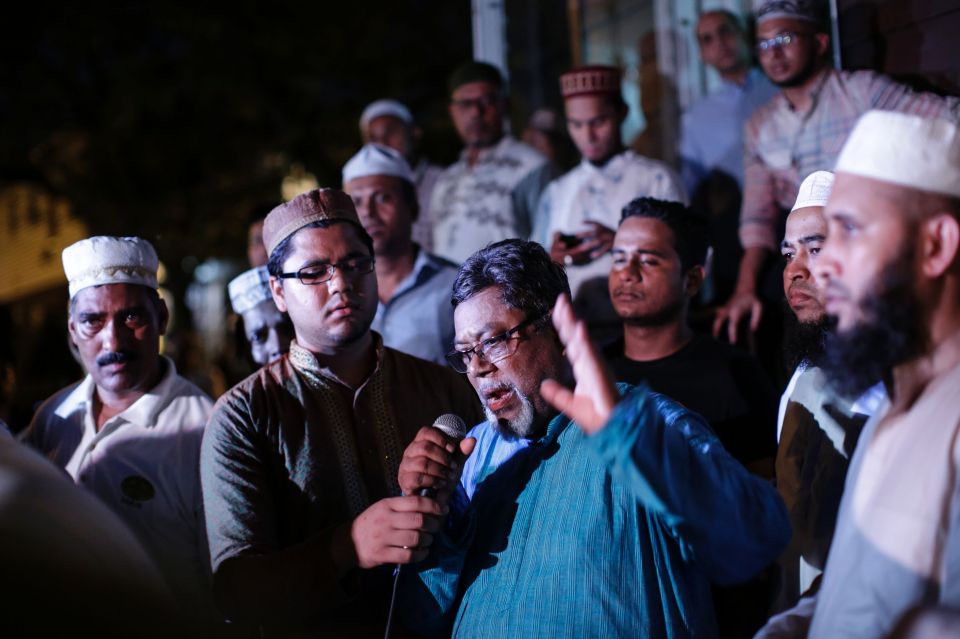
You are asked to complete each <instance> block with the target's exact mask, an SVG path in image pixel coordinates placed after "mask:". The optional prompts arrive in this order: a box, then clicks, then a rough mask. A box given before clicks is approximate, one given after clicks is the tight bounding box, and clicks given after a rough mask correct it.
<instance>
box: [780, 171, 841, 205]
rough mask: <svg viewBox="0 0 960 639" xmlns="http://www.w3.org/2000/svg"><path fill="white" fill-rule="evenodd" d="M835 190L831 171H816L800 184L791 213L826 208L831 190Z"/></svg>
mask: <svg viewBox="0 0 960 639" xmlns="http://www.w3.org/2000/svg"><path fill="white" fill-rule="evenodd" d="M832 188H833V173H831V172H830V171H814V172H813V173H811V174H810V175H808V176H807V177H806V178H805V179H804V180H803V182H802V183H801V184H800V191H799V192H798V193H797V201H796V202H795V203H794V205H793V208H792V209H790V212H791V213H793V212H794V211H796V210H797V209H803V208H806V207H808V206H826V204H827V200H828V199H829V198H830V189H832Z"/></svg>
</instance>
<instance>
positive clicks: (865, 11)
mask: <svg viewBox="0 0 960 639" xmlns="http://www.w3.org/2000/svg"><path fill="white" fill-rule="evenodd" d="M837 13H838V22H839V28H840V42H841V46H840V55H841V63H842V65H843V67H844V68H846V69H877V70H880V71H883V72H885V73H888V74H890V75H892V76H895V77H898V78H900V79H903V80H905V81H908V82H911V83H913V84H917V85H919V86H921V87H924V88H932V89H935V90H938V91H940V92H944V93H951V94H960V38H958V37H957V34H958V33H960V2H958V1H957V0H837Z"/></svg>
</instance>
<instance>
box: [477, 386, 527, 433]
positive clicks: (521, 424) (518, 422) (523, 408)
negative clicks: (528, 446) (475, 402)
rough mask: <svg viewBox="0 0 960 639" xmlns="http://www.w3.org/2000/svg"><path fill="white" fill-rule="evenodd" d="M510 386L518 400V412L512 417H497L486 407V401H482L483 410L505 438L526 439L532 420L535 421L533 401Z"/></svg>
mask: <svg viewBox="0 0 960 639" xmlns="http://www.w3.org/2000/svg"><path fill="white" fill-rule="evenodd" d="M510 388H512V389H513V392H514V393H515V394H516V396H517V398H518V399H519V400H520V414H519V415H517V416H516V417H514V418H513V419H506V418H503V417H497V416H496V415H494V413H493V411H492V410H490V409H489V408H487V404H486V402H483V398H482V397H481V402H483V412H484V414H486V416H487V421H488V422H490V425H491V426H493V427H494V428H496V429H497V431H499V432H500V434H502V435H503V436H504V437H506V438H507V439H527V438H529V437H530V435H531V434H532V433H533V427H534V422H535V421H536V411H535V410H534V408H533V402H532V401H530V398H529V397H527V396H526V394H524V393H522V392H520V389H519V388H517V387H516V386H514V385H512V384H510Z"/></svg>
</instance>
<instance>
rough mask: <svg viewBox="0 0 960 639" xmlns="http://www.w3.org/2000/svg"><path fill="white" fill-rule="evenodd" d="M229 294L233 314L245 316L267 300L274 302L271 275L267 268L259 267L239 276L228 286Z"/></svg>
mask: <svg viewBox="0 0 960 639" xmlns="http://www.w3.org/2000/svg"><path fill="white" fill-rule="evenodd" d="M227 293H228V294H229V295H230V305H231V306H233V312H234V313H236V314H237V315H243V314H244V313H246V312H247V311H249V310H250V309H252V308H254V307H255V306H257V305H259V304H262V303H263V302H266V301H267V300H270V301H271V302H272V301H273V295H271V294H270V273H269V272H268V271H267V267H266V266H258V267H256V268H252V269H250V270H249V271H244V272H243V273H241V274H240V275H237V276H236V277H235V278H233V279H232V280H230V283H229V284H227Z"/></svg>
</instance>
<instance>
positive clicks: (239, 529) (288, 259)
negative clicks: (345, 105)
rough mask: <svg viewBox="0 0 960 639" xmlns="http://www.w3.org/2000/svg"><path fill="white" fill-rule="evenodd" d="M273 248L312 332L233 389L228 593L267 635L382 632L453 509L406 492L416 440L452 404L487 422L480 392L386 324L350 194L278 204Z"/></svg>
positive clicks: (218, 542)
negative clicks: (396, 576) (390, 343)
mask: <svg viewBox="0 0 960 639" xmlns="http://www.w3.org/2000/svg"><path fill="white" fill-rule="evenodd" d="M264 243H265V245H266V247H267V252H268V253H269V255H270V260H269V262H268V265H267V267H268V269H269V271H270V287H271V291H272V293H273V298H274V302H275V303H276V305H277V308H278V309H280V310H281V311H283V312H286V313H288V314H289V316H290V320H291V321H292V322H293V326H294V333H295V336H296V337H295V339H294V341H293V342H291V344H290V351H289V353H288V354H287V355H285V356H283V357H282V358H281V359H280V360H278V361H276V362H273V363H271V364H268V365H267V366H265V367H263V368H261V369H260V370H259V371H258V372H257V373H255V374H254V375H252V376H251V377H249V378H247V379H246V380H244V381H243V382H241V383H240V384H238V385H237V386H235V387H234V388H233V389H231V390H230V391H229V392H228V393H227V394H226V395H224V396H223V397H222V398H221V399H220V401H219V402H218V403H217V405H216V407H215V408H214V414H213V416H212V417H211V421H210V423H209V425H208V429H207V431H206V436H205V437H204V441H203V447H202V452H201V481H202V484H203V497H204V507H205V511H206V521H207V533H208V537H209V540H210V552H211V559H212V565H213V586H214V592H215V593H216V595H217V597H218V601H219V603H220V605H221V608H222V610H223V612H224V613H225V614H226V615H227V617H228V618H230V619H231V620H232V621H233V622H234V623H236V624H237V625H238V626H240V627H245V626H249V627H257V626H259V627H260V631H261V634H262V636H290V635H293V636H304V635H308V636H315V635H316V634H318V633H321V634H324V636H327V634H329V635H330V636H350V637H355V636H356V637H366V636H381V635H382V632H383V627H384V621H385V616H386V615H385V608H386V604H387V601H388V595H389V589H388V584H389V573H390V570H389V566H388V565H394V564H398V563H409V562H411V561H417V560H419V559H421V558H423V557H424V556H425V555H426V552H425V551H424V550H421V546H425V545H427V544H429V542H430V538H431V534H432V533H433V531H435V530H436V528H437V526H438V517H439V516H440V514H441V509H440V507H439V505H438V504H437V503H436V502H434V501H431V500H428V499H425V498H422V497H417V496H400V490H399V487H398V485H397V470H398V465H399V462H400V457H401V454H402V452H403V448H404V446H405V445H406V444H407V443H408V442H409V441H410V440H412V439H413V436H414V434H415V433H416V432H417V429H418V428H420V427H421V426H425V425H428V424H431V423H433V421H434V420H435V419H436V417H437V416H439V415H441V414H444V413H454V414H457V415H460V416H461V417H463V418H464V419H465V420H470V419H479V417H480V415H481V412H480V410H479V406H478V404H477V398H476V394H475V393H473V391H472V390H471V389H470V387H469V385H468V384H466V383H465V382H464V380H463V378H462V377H461V376H459V375H457V374H456V373H454V372H453V371H451V370H449V369H448V368H445V367H441V366H437V365H436V364H433V363H430V362H425V361H423V360H420V359H417V358H415V357H412V356H409V355H405V354H403V353H400V352H398V351H395V350H392V349H390V348H386V347H384V346H383V344H382V340H381V338H380V336H379V335H378V334H376V333H374V332H373V331H371V330H370V324H371V322H372V321H373V316H374V313H375V311H376V307H377V278H376V276H375V274H374V272H373V271H374V256H373V242H372V240H371V238H370V236H369V235H368V234H367V233H366V231H364V230H363V227H362V226H361V224H360V220H359V218H358V216H357V213H356V210H355V209H354V206H353V202H352V200H351V199H350V198H349V197H348V196H347V195H346V194H344V193H342V192H340V191H336V190H333V189H322V190H314V191H311V192H309V193H306V194H303V195H300V196H298V197H296V198H294V199H293V200H291V201H289V202H287V203H286V204H283V205H281V206H279V207H277V208H275V209H274V210H273V211H272V212H271V213H270V215H268V216H267V219H266V221H265V222H264Z"/></svg>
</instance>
